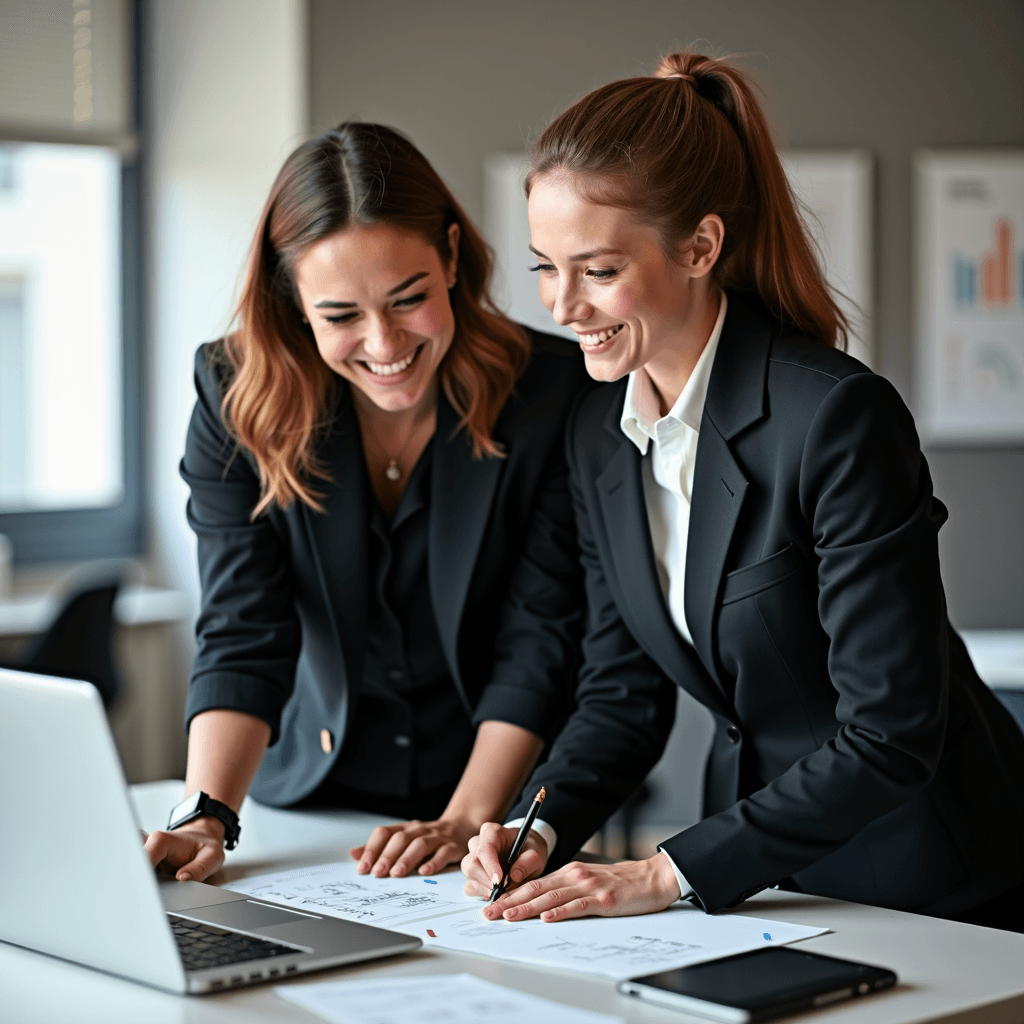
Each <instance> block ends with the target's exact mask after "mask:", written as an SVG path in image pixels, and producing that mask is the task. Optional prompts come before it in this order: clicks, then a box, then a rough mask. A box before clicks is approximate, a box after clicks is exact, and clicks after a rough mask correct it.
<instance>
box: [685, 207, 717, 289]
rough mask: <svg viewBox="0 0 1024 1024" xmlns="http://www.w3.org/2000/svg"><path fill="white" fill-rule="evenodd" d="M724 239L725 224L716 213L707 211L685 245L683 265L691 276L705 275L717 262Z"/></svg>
mask: <svg viewBox="0 0 1024 1024" xmlns="http://www.w3.org/2000/svg"><path fill="white" fill-rule="evenodd" d="M724 241H725V225H724V224H723V223H722V218H721V217H719V216H718V214H717V213H709V214H708V215H707V216H706V217H704V219H703V220H702V221H701V222H700V223H699V224H698V225H697V230H696V231H695V232H694V233H693V236H692V238H691V239H690V241H689V243H688V245H687V247H686V255H685V266H686V268H687V270H689V271H690V273H691V275H692V276H693V277H705V276H707V275H708V274H710V273H711V268H712V267H714V265H715V263H717V262H718V257H719V256H720V255H721V253H722V243H723V242H724Z"/></svg>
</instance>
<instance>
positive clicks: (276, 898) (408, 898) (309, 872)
mask: <svg viewBox="0 0 1024 1024" xmlns="http://www.w3.org/2000/svg"><path fill="white" fill-rule="evenodd" d="M465 884H466V879H465V878H464V877H463V875H462V872H461V871H447V872H445V873H443V874H440V875H432V876H431V877H430V878H424V877H423V876H421V875H415V874H413V875H408V876H407V877H405V878H374V877H373V876H372V875H359V874H357V873H356V866H355V864H354V863H353V862H351V861H339V862H336V863H334V864H320V865H317V866H316V867H310V868H296V869H295V870H293V871H280V872H275V873H273V874H268V875H254V876H253V877H251V878H240V879H239V880H238V881H237V882H231V883H229V884H228V885H226V886H225V888H227V889H232V890H234V891H235V892H244V893H245V894H246V895H247V896H256V897H258V898H259V899H264V900H269V901H270V902H271V903H283V904H285V905H286V906H290V907H295V908H296V909H300V908H302V907H306V908H309V909H315V910H318V911H319V912H321V913H323V914H327V915H329V916H330V917H340V918H341V919H342V920H343V921H359V922H361V923H363V924H372V925H374V926H376V927H378V928H389V929H391V930H392V931H399V932H405V933H406V934H409V935H417V936H421V935H422V933H423V929H422V928H421V927H420V926H419V922H421V921H423V920H425V919H429V920H431V921H434V920H437V919H442V918H444V917H446V916H447V915H449V914H459V913H466V912H467V911H470V910H477V911H479V909H480V908H481V907H482V906H483V901H482V900H479V899H476V898H474V897H472V896H467V895H465V893H463V891H462V887H463V886H464V885H465Z"/></svg>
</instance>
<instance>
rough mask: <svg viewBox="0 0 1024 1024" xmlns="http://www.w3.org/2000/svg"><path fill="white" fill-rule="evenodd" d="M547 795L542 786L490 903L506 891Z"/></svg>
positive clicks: (492, 893) (513, 845)
mask: <svg viewBox="0 0 1024 1024" xmlns="http://www.w3.org/2000/svg"><path fill="white" fill-rule="evenodd" d="M547 795H548V791H547V789H545V788H544V787H543V786H541V787H540V792H539V793H538V794H537V795H536V796H535V797H534V798H533V804H532V805H531V807H530V810H529V812H528V813H527V815H526V818H525V819H524V820H523V823H522V825H520V826H519V835H517V836H516V841H515V842H514V843H513V844H512V850H511V852H510V853H509V855H508V867H507V868H505V874H504V876H503V877H502V879H501V881H500V882H495V883H494V888H493V889H491V898H490V899H489V900H488V901H487V902H488V903H493V902H494V901H495V900H496V899H497V898H498V897H499V896H500V895H501V894H502V893H503V892H504V891H505V887H506V886H507V885H508V873H509V872H510V871H511V870H512V865H513V864H515V862H516V857H518V856H519V851H520V850H521V849H522V848H523V843H525V842H526V837H527V836H528V835H529V834H530V828H531V827H532V825H533V823H534V822H535V821H536V820H537V812H538V811H539V810H540V805H541V804H542V803H544V797H546V796H547Z"/></svg>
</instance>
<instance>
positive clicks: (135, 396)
mask: <svg viewBox="0 0 1024 1024" xmlns="http://www.w3.org/2000/svg"><path fill="white" fill-rule="evenodd" d="M136 14H137V8H136V6H135V5H134V4H132V3H129V2H128V0H71V2H67V0H63V2H60V0H39V2H37V3H35V4H32V5H28V6H25V5H13V6H11V5H0V96H2V99H0V533H6V534H8V535H10V537H11V539H12V541H13V543H14V557H15V559H16V561H18V562H31V561H63V560H69V559H77V558H94V557H105V556H110V555H121V554H131V553H136V552H138V551H140V550H142V543H143V518H142V517H143V503H142V467H141V445H140V438H139V431H140V422H141V418H140V400H139V391H140V382H141V374H140V372H139V358H138V357H139V352H140V349H141V346H140V341H139V336H140V327H141V317H140V309H141V303H140V299H141V294H140V292H141V283H142V275H141V270H140V267H139V259H138V253H139V249H140V246H139V212H138V211H139V192H140V190H139V166H138V155H137V151H136V144H135V135H134V133H133V131H132V130H130V128H134V127H135V126H134V125H132V124H130V117H129V114H130V111H131V108H132V107H133V106H137V99H138V97H137V95H136V93H137V89H136V73H135V69H134V67H133V66H132V60H131V58H132V54H133V53H134V52H137V49H138V47H137V45H132V43H133V42H134V43H135V44H137V41H138V35H139V33H138V24H137V18H135V17H134V16H135V15H136ZM126 256H127V259H126V258H125V257H126Z"/></svg>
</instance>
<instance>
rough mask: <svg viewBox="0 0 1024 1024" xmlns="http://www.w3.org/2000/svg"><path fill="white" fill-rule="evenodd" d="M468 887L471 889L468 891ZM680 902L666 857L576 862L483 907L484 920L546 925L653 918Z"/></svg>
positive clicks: (657, 855) (677, 884)
mask: <svg viewBox="0 0 1024 1024" xmlns="http://www.w3.org/2000/svg"><path fill="white" fill-rule="evenodd" d="M468 888H469V887H468V886H467V891H468ZM677 899H679V882H678V881H677V880H676V873H675V872H674V871H673V870H672V864H671V862H670V861H669V859H668V857H666V856H665V855H664V854H661V853H656V854H655V855H654V856H653V857H648V858H647V860H632V861H624V862H623V863H621V864H581V863H580V862H579V861H575V862H573V863H572V864H566V865H565V867H564V868H559V870H558V871H553V872H552V873H551V874H550V875H546V876H545V877H544V878H537V879H535V880H534V881H532V882H527V883H526V884H525V885H522V886H520V888H518V889H516V890H515V891H514V892H510V893H508V894H507V895H506V896H502V898H501V899H500V900H497V901H495V902H494V903H492V904H490V906H487V907H484V917H486V918H489V919H490V920H492V921H493V920H496V919H497V918H499V917H504V918H505V920H506V921H522V920H525V919H526V918H528V917H537V916H538V915H540V919H541V920H542V921H565V920H567V919H568V918H570V917H589V916H592V915H595V916H597V917H624V916H626V915H629V914H653V913H655V912H656V911H658V910H664V909H665V908H666V907H668V906H671V904H673V903H675V901H676V900H677Z"/></svg>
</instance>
